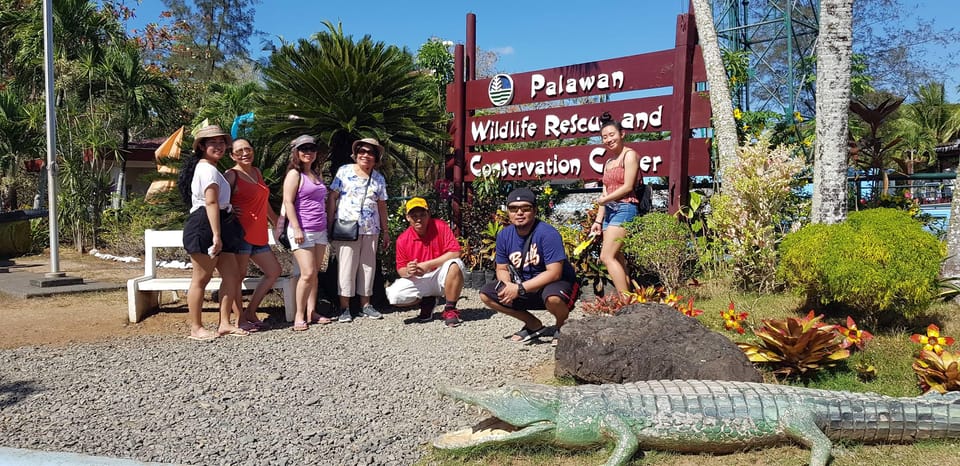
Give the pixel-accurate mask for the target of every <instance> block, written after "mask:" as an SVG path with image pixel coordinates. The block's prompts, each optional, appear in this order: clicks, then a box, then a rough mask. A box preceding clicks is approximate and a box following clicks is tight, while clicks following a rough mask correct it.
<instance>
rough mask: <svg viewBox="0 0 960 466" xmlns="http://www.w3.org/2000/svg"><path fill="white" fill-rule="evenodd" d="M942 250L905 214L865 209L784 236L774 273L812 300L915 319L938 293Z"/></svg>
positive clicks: (939, 245) (934, 240)
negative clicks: (826, 223)
mask: <svg viewBox="0 0 960 466" xmlns="http://www.w3.org/2000/svg"><path fill="white" fill-rule="evenodd" d="M944 253H945V250H944V246H943V245H942V244H941V243H940V242H939V241H938V240H937V239H936V238H935V237H934V236H933V235H932V234H930V233H928V232H926V231H924V230H923V227H922V224H921V223H920V222H918V221H917V220H914V219H913V218H911V216H910V214H909V213H907V212H904V211H902V210H897V209H884V208H878V209H869V210H865V211H861V212H854V213H851V214H850V215H849V217H848V218H847V220H846V221H844V222H843V223H839V224H835V225H822V224H814V225H808V226H806V227H804V228H802V229H801V230H800V231H797V232H796V233H791V234H789V235H787V236H786V237H785V238H784V240H783V243H782V244H781V245H780V263H779V265H778V268H777V272H778V276H779V278H780V279H782V280H783V281H784V282H785V283H786V284H787V285H788V286H790V287H792V288H793V289H794V290H795V291H797V292H798V293H800V294H805V295H806V297H807V299H808V301H810V302H817V301H818V302H820V303H821V304H840V305H844V306H849V307H850V308H852V309H853V310H854V311H856V312H859V313H860V314H861V315H863V316H871V315H877V314H880V313H884V312H888V311H892V312H896V313H899V314H902V315H904V316H906V317H913V316H915V315H917V314H919V313H920V312H922V311H923V310H924V309H926V308H927V306H929V304H930V303H931V302H932V301H933V299H934V297H935V296H936V292H937V277H938V275H939V271H940V262H941V261H942V260H943V258H944Z"/></svg>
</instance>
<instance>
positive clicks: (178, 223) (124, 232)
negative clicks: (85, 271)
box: [100, 197, 186, 256]
mask: <svg viewBox="0 0 960 466" xmlns="http://www.w3.org/2000/svg"><path fill="white" fill-rule="evenodd" d="M184 220H186V212H185V211H184V210H182V209H171V205H170V204H167V203H160V204H150V203H148V202H146V201H144V200H143V198H142V197H131V198H130V199H129V200H127V201H126V202H124V203H123V207H121V208H120V209H107V210H105V211H104V212H103V218H102V220H101V222H102V223H101V229H100V239H101V241H102V242H103V245H104V247H106V249H108V250H109V251H110V253H111V254H114V255H117V256H140V255H143V232H144V230H147V229H154V230H177V229H180V228H183V222H184Z"/></svg>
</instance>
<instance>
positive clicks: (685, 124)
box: [447, 14, 710, 223]
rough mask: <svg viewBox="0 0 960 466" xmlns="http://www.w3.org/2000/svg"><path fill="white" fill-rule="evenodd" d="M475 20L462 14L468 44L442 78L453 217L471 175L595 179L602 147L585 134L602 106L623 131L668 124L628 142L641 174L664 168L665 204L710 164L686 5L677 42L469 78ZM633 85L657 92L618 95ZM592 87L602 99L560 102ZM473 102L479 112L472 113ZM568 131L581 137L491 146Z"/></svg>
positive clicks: (698, 64) (596, 131) (697, 57)
mask: <svg viewBox="0 0 960 466" xmlns="http://www.w3.org/2000/svg"><path fill="white" fill-rule="evenodd" d="M475 28H476V17H475V16H474V15H473V14H468V15H467V44H466V48H464V47H463V46H462V45H458V46H457V47H456V53H455V63H454V66H455V70H454V76H455V81H454V82H453V83H451V84H450V85H449V86H448V87H447V109H448V110H449V111H450V112H452V113H453V114H454V118H453V121H452V123H451V133H452V134H453V145H454V153H453V155H452V156H450V157H449V158H448V160H447V167H448V172H447V174H448V178H449V179H451V180H452V181H453V182H454V204H453V207H454V217H455V219H456V218H458V213H459V206H460V202H461V201H462V200H463V194H464V191H463V183H464V182H465V181H471V180H472V179H473V178H475V177H477V176H484V175H486V176H490V175H494V176H498V177H500V178H503V179H509V180H528V179H548V180H550V179H581V180H585V181H591V180H599V179H600V178H601V176H602V170H603V163H604V160H605V159H606V158H608V154H606V150H605V149H604V147H602V146H600V145H599V144H598V143H593V144H583V142H582V139H583V138H591V137H597V136H599V135H600V115H602V114H603V113H604V112H607V113H610V115H611V116H612V117H613V118H615V119H617V120H619V121H620V122H621V124H622V125H623V126H624V127H625V129H626V130H627V132H628V134H629V133H636V132H669V135H670V139H668V140H660V141H645V142H630V143H627V145H628V146H629V147H631V148H633V149H634V150H636V151H637V153H638V154H639V155H640V165H641V172H642V174H643V176H666V177H669V178H670V180H669V183H668V184H669V188H668V189H669V191H670V192H669V196H670V210H671V211H675V210H676V209H677V208H678V207H679V205H680V204H681V203H682V202H684V199H685V196H686V191H687V185H688V182H689V177H690V176H704V175H709V174H710V151H709V149H710V147H709V140H707V139H693V138H691V137H690V136H691V130H692V129H694V128H706V127H709V126H710V102H709V99H708V97H707V95H706V93H705V92H704V93H700V92H696V91H695V87H696V86H695V83H698V82H704V81H706V71H705V69H704V65H703V59H702V55H701V53H700V50H699V47H698V46H697V45H696V29H695V22H694V20H693V16H692V15H690V14H684V15H679V16H678V17H677V32H676V47H674V48H673V49H670V50H661V51H657V52H651V53H644V54H639V55H631V56H627V57H621V58H613V59H609V60H601V61H596V62H589V63H580V64H577V65H570V66H562V67H557V68H550V69H545V70H539V71H529V72H524V73H513V74H506V73H503V74H498V75H496V76H493V77H491V78H485V79H476V78H475V76H473V75H474V74H475V70H473V69H471V68H470V66H471V64H473V63H476V57H475V53H473V52H472V51H475V50H476V29H475ZM630 91H647V93H649V94H657V93H658V91H659V92H660V93H662V94H663V95H652V96H648V97H632V98H627V99H619V100H618V99H616V98H615V95H616V94H619V93H623V92H630ZM596 96H604V97H605V99H604V100H605V101H603V102H599V103H597V102H593V103H582V104H575V105H563V104H565V103H569V102H576V100H575V99H581V98H585V97H596ZM611 96H614V97H611ZM593 100H596V99H593ZM484 109H492V110H484ZM477 110H484V112H483V114H482V115H474V113H475V112H476V111H477ZM571 139H581V141H571V143H570V145H568V146H562V147H557V148H537V149H525V150H517V149H515V147H516V146H512V147H511V148H510V149H508V150H498V149H499V148H501V147H504V146H503V145H504V144H516V143H529V142H535V141H549V140H560V141H564V140H571ZM562 144H563V142H561V145H562ZM458 223H459V222H458Z"/></svg>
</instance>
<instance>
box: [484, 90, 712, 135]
mask: <svg viewBox="0 0 960 466" xmlns="http://www.w3.org/2000/svg"><path fill="white" fill-rule="evenodd" d="M672 100H673V96H670V95H660V96H654V97H641V98H638V99H630V100H617V101H612V102H602V103H596V104H585V105H577V106H571V107H554V108H548V109H544V110H532V111H525V112H524V111H519V112H511V113H496V114H492V115H489V114H488V115H481V116H475V117H467V144H468V145H486V144H503V143H511V142H526V141H546V140H551V139H569V138H587V137H591V136H599V135H600V115H602V114H603V113H604V112H608V113H610V115H611V116H613V117H614V118H615V119H617V120H618V121H620V124H621V125H622V126H623V128H624V129H625V130H626V131H627V133H628V134H632V133H647V132H659V131H671V130H672V129H673V128H672V127H671V122H670V118H669V116H670V114H669V113H668V112H669V111H670V109H671V108H672V107H671V105H670V104H671V101H672ZM690 125H691V127H692V128H706V127H708V126H710V99H709V97H707V95H705V94H704V95H700V94H697V95H695V96H693V100H692V102H691V105H690ZM629 145H630V147H633V144H629Z"/></svg>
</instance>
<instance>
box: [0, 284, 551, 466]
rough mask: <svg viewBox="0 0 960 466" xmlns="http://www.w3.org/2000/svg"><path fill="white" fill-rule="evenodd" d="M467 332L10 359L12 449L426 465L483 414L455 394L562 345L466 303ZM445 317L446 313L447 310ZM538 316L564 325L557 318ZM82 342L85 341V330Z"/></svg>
mask: <svg viewBox="0 0 960 466" xmlns="http://www.w3.org/2000/svg"><path fill="white" fill-rule="evenodd" d="M460 308H461V309H462V318H463V319H464V324H463V325H462V326H460V327H458V328H452V329H451V328H446V327H445V326H444V325H443V323H442V321H439V320H435V321H433V322H430V323H427V324H404V322H403V321H404V319H406V318H409V317H412V316H414V315H415V314H416V311H415V310H411V311H403V312H393V313H385V315H384V317H385V318H384V319H383V320H370V319H365V318H364V319H357V320H354V321H353V322H352V323H349V324H339V323H334V324H330V325H326V326H318V325H317V326H311V328H310V330H309V331H307V332H292V331H290V329H289V328H281V329H274V330H270V331H266V332H262V333H259V334H255V335H251V336H249V337H243V338H240V337H221V338H219V339H217V340H214V341H212V342H195V341H191V340H188V339H186V338H185V336H184V335H169V336H162V337H147V338H139V339H124V340H116V341H112V342H105V343H98V344H84V345H76V346H72V347H60V348H51V347H23V348H17V349H12V350H3V351H0V436H2V437H3V438H4V442H3V444H4V446H6V447H15V448H30V449H39V450H50V451H69V452H76V453H83V454H88V455H102V456H111V457H123V458H132V459H136V460H141V461H154V462H165V463H183V464H204V465H214V464H264V465H288V464H289V465H294V464H344V465H346V464H350V465H352V464H361V465H367V464H403V465H406V464H412V463H414V462H416V461H417V460H418V459H419V458H420V457H421V456H423V455H424V454H425V453H426V452H427V451H428V449H429V448H430V447H429V446H428V442H429V440H431V439H432V438H433V437H434V436H436V435H437V434H439V433H441V432H445V431H448V430H452V429H455V428H458V427H461V426H466V425H471V424H473V423H474V422H475V421H476V420H478V419H479V418H480V417H481V416H479V414H478V413H477V410H476V409H468V408H467V407H466V405H465V404H463V403H459V402H454V401H452V400H449V399H447V398H444V397H442V396H441V395H440V394H439V392H438V391H437V387H438V386H440V385H442V384H454V385H465V386H473V387H481V386H496V385H500V384H502V383H504V382H508V381H513V380H521V379H523V380H529V379H530V369H532V368H533V367H535V366H538V365H541V364H543V363H545V362H546V361H548V360H550V359H552V358H553V348H552V347H551V346H550V344H549V343H546V342H545V343H541V344H535V345H530V346H522V345H518V344H516V343H512V342H509V341H506V340H504V339H503V338H502V337H503V336H504V335H507V334H509V333H512V332H513V331H515V330H517V328H519V322H518V321H516V320H514V319H511V318H509V317H506V316H502V315H495V313H494V312H493V311H490V310H488V309H486V308H485V307H484V306H483V305H482V304H481V303H480V301H479V299H477V293H476V291H474V290H467V291H465V299H463V300H461V301H460ZM438 311H439V308H438ZM537 315H538V316H539V317H541V319H543V321H544V323H546V324H552V323H553V318H552V316H550V315H549V314H548V313H546V312H538V313H537ZM78 331H82V329H78Z"/></svg>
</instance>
